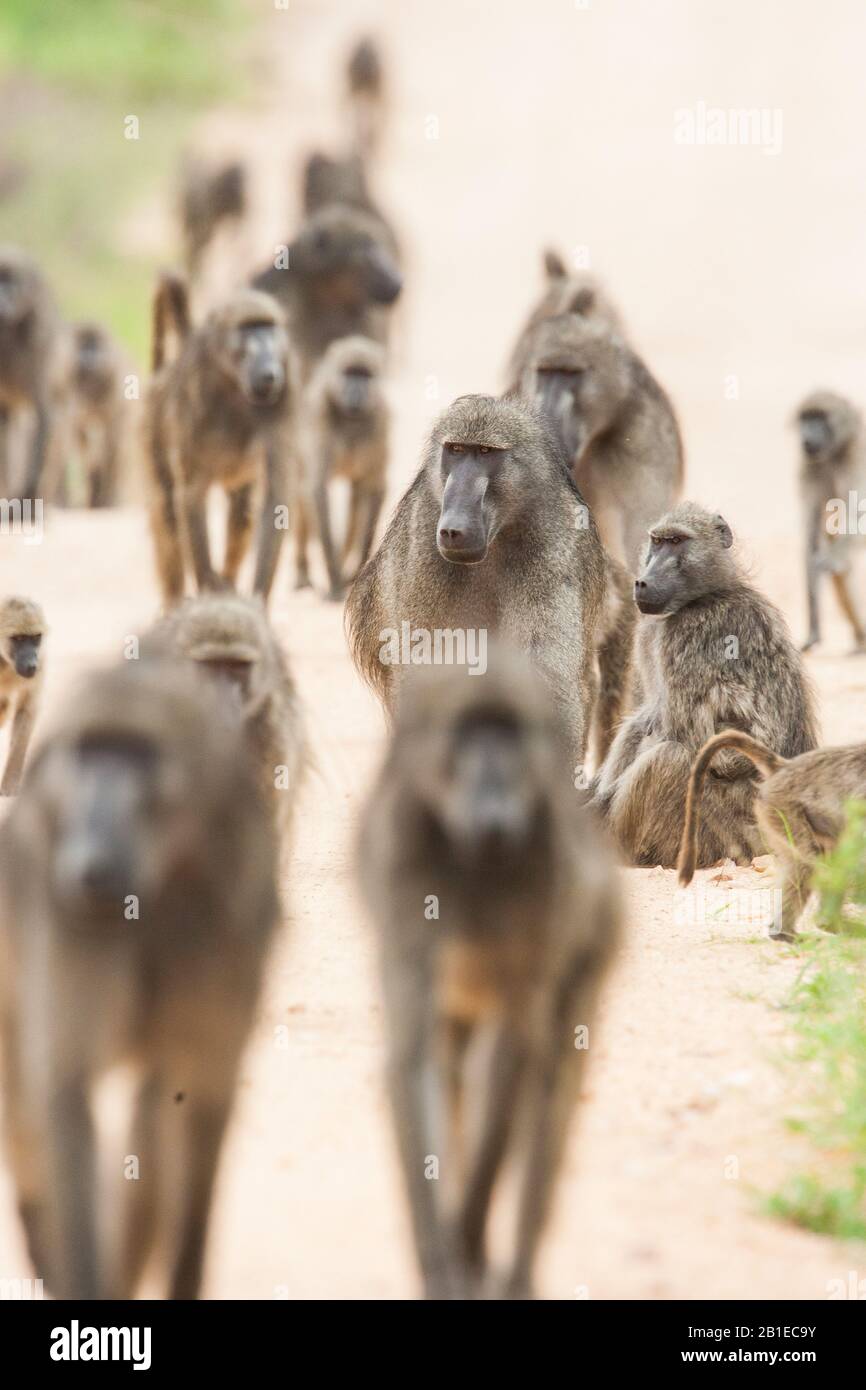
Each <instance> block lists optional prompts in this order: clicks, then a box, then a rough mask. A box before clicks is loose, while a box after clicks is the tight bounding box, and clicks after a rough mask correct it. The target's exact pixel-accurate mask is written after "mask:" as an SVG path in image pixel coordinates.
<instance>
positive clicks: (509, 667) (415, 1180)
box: [358, 646, 620, 1298]
mask: <svg viewBox="0 0 866 1390" xmlns="http://www.w3.org/2000/svg"><path fill="white" fill-rule="evenodd" d="M568 754H569V731H568V729H567V728H566V726H565V725H564V724H563V722H562V720H561V719H559V718H558V717H557V716H556V715H555V711H554V709H553V707H552V705H551V702H550V697H549V693H548V692H547V691H546V689H545V688H544V685H543V683H542V682H541V681H540V680H539V678H538V676H537V675H535V674H534V673H533V672H532V671H531V669H530V668H529V667H528V664H524V661H518V660H516V658H514V657H513V656H510V655H509V654H508V653H507V652H503V651H501V650H500V649H499V648H497V647H496V646H491V650H490V668H489V670H488V671H487V673H486V674H485V675H483V676H481V677H480V678H479V679H477V680H472V679H469V678H468V677H467V676H466V675H464V674H461V673H458V672H454V671H451V672H446V671H443V670H438V671H435V672H426V673H423V675H418V676H416V677H415V679H414V680H412V681H409V682H408V683H407V690H406V698H405V700H404V701H403V702H402V703H401V707H400V712H399V715H398V718H397V723H396V728H395V732H394V736H393V739H392V742H391V746H390V749H389V752H388V755H387V758H386V762H385V766H384V768H383V770H382V772H381V774H380V776H379V779H378V782H377V783H376V786H375V788H374V790H373V792H372V794H371V796H370V798H369V801H368V803H367V807H366V811H365V813H364V816H363V819H362V826H363V829H362V833H361V838H360V844H359V851H358V863H359V870H360V874H361V879H362V886H363V889H364V893H365V897H366V900H367V903H368V906H369V910H370V914H371V917H372V918H373V919H374V921H375V923H376V926H377V928H378V931H379V938H380V957H381V971H382V982H383V988H384V1002H385V1016H386V1026H387V1035H388V1086H389V1091H390V1099H391V1106H392V1110H393V1117H394V1123H395V1126H396V1132H397V1141H398V1147H399V1152H400V1158H401V1161H402V1166H403V1173H404V1178H405V1183H406V1188H407V1192H408V1197H409V1206H410V1212H411V1217H412V1226H413V1232H414V1237H415V1247H416V1251H417V1256H418V1262H419V1265H420V1267H421V1273H422V1276H423V1280H424V1288H425V1292H426V1295H427V1297H428V1298H470V1297H473V1296H478V1295H481V1296H484V1295H485V1294H486V1295H488V1296H489V1295H490V1294H491V1293H492V1294H494V1295H495V1294H499V1295H501V1296H504V1297H510V1298H526V1297H531V1278H532V1268H533V1263H534V1258H535V1254H536V1251H537V1248H538V1244H539V1241H540V1237H541V1235H542V1232H543V1228H544V1224H545V1221H546V1218H547V1216H548V1214H549V1209H550V1205H551V1199H552V1195H553V1189H554V1186H555V1182H556V1177H557V1173H558V1170H559V1167H560V1164H561V1160H562V1152H563V1145H564V1141H565V1138H566V1133H567V1129H568V1124H569V1120H570V1117H571V1114H572V1111H573V1109H574V1107H575V1105H576V1102H577V1099H578V1095H579V1091H580V1086H581V1083H582V1081H583V1062H584V1060H585V1052H586V1045H585V1042H584V1043H583V1044H581V1043H580V1042H578V1041H577V1039H578V1037H579V1036H580V1034H581V1032H582V1030H584V1029H589V1028H590V1026H592V1025H593V1023H594V1019H595V1012H596V999H597V995H598V991H599V986H600V984H601V981H602V978H603V975H604V972H605V969H606V967H607V965H608V962H609V960H610V957H611V955H612V952H613V949H614V946H615V943H616V940H617V936H618V928H619V921H620V905H619V899H618V894H617V886H616V877H615V872H614V869H613V867H612V865H611V863H610V861H609V858H608V854H607V850H606V846H605V845H604V843H603V842H602V839H601V836H600V835H599V834H598V832H597V831H596V829H595V826H594V824H593V823H592V819H591V817H590V816H589V815H588V813H587V812H586V810H582V809H581V806H580V804H579V801H578V798H577V797H576V796H575V792H574V788H573V786H572V783H571V778H570V776H569V769H568V766H567V759H568ZM583 1036H584V1038H585V1037H586V1034H585V1033H584V1034H583ZM593 1036H594V1035H593ZM485 1048H486V1051H482V1049H485ZM479 1054H480V1055H479ZM433 1155H435V1156H437V1157H438V1158H439V1161H440V1163H441V1165H442V1181H441V1182H438V1181H431V1180H430V1162H431V1156H433ZM510 1156H513V1157H514V1158H515V1160H516V1164H515V1167H516V1175H517V1181H516V1208H517V1210H516V1222H515V1225H514V1229H515V1234H514V1237H513V1244H512V1247H511V1249H510V1251H509V1255H508V1266H507V1270H506V1273H505V1278H504V1280H503V1281H502V1285H501V1287H496V1286H495V1285H493V1286H491V1284H490V1283H489V1282H488V1281H487V1279H486V1277H485V1276H486V1274H487V1267H486V1266H487V1258H486V1257H487V1252H486V1248H485V1246H486V1234H487V1225H488V1213H489V1210H490V1204H491V1200H492V1198H493V1196H494V1192H495V1191H496V1190H498V1180H499V1179H500V1177H501V1175H502V1173H503V1170H504V1167H505V1163H506V1160H507V1159H508V1158H509V1157H510ZM434 1176H436V1174H434ZM449 1188H450V1191H449ZM443 1189H444V1191H443ZM446 1193H447V1195H446Z"/></svg>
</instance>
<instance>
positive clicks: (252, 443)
mask: <svg viewBox="0 0 866 1390" xmlns="http://www.w3.org/2000/svg"><path fill="white" fill-rule="evenodd" d="M153 314H154V342H153V366H154V370H155V373H156V374H155V376H154V378H153V382H152V384H151V389H150V394H149V398H148V401H147V405H146V410H145V455H146V459H147V463H148V471H149V475H150V476H149V484H150V492H151V504H150V521H151V530H152V533H153V539H154V545H155V549H156V561H157V570H158V574H159V581H160V586H161V589H162V595H163V599H164V600H165V602H166V604H171V603H174V602H176V601H177V599H179V598H181V597H182V595H183V591H184V576H185V572H188V571H191V572H192V574H193V576H194V579H195V583H196V587H197V589H198V590H199V592H201V591H202V590H204V589H225V588H229V589H230V588H232V587H233V586H234V584H235V581H236V579H237V575H238V571H239V569H240V566H241V563H242V561H243V558H244V555H245V554H246V551H247V549H248V547H249V543H250V538H251V534H252V528H253V515H254V501H255V498H254V494H255V491H256V488H257V485H259V486H260V490H261V500H260V503H259V505H258V515H259V541H258V555H257V558H256V569H255V578H254V589H255V592H256V593H259V594H262V595H263V596H264V598H267V596H268V594H269V593H270V589H271V585H272V583H273V578H274V572H275V570H276V567H277V561H278V559H279V549H280V544H281V542H282V538H283V535H284V532H285V525H277V522H278V521H279V520H281V518H280V517H279V516H278V509H279V508H285V509H286V513H287V514H288V501H289V498H288V490H289V483H288V451H289V446H290V438H289V431H290V427H291V422H292V410H293V406H294V401H295V398H296V394H297V392H296V384H295V380H294V376H295V373H294V367H293V359H292V354H291V352H290V348H289V338H288V333H287V331H286V323H285V316H284V314H283V312H282V310H281V309H280V307H279V305H278V304H277V303H276V302H275V301H274V300H273V299H271V298H270V296H269V295H265V294H262V293H260V292H258V291H255V290H238V291H236V292H235V293H234V294H233V295H231V296H230V298H229V299H227V300H226V302H225V303H224V304H222V305H221V306H220V307H218V308H216V309H214V310H213V311H212V312H211V313H210V314H209V315H208V316H207V318H206V319H205V321H204V323H203V324H202V326H201V327H200V328H199V329H197V330H192V329H191V328H190V327H189V311H188V305H187V299H186V291H185V287H184V285H183V282H181V281H179V280H178V279H177V278H176V277H171V276H166V277H164V278H163V280H162V281H161V283H160V285H159V287H158V289H157V292H156V297H155V300H154V310H153ZM171 326H173V327H174V329H175V331H176V333H177V336H178V337H179V338H180V340H181V350H180V354H179V356H178V357H177V358H176V360H174V361H173V362H170V363H166V362H165V338H166V335H167V333H168V331H169V328H170V327H171ZM212 484H219V485H220V486H221V487H223V488H224V489H225V491H226V493H227V494H228V503H229V514H228V531H227V538H226V553H225V562H224V566H223V573H222V575H219V574H217V572H216V570H215V569H214V567H213V564H212V562H211V552H210V546H209V544H208V532H207V519H206V515H205V503H206V498H207V493H208V489H209V488H210V486H211V485H212Z"/></svg>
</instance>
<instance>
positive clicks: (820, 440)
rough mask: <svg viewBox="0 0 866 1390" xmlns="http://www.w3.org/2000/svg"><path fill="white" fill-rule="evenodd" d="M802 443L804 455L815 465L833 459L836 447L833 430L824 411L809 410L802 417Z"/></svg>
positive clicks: (800, 422)
mask: <svg viewBox="0 0 866 1390" xmlns="http://www.w3.org/2000/svg"><path fill="white" fill-rule="evenodd" d="M799 424H800V442H801V444H802V446H803V453H804V454H806V456H807V457H808V458H810V459H811V460H812V461H813V462H815V463H823V462H825V460H827V459H828V458H830V457H831V455H832V453H833V449H834V447H835V440H834V436H833V430H832V429H831V427H830V421H829V420H828V418H827V415H826V414H825V412H824V411H823V410H807V411H804V412H803V414H802V415H801V416H800V420H799Z"/></svg>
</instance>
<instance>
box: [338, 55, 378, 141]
mask: <svg viewBox="0 0 866 1390" xmlns="http://www.w3.org/2000/svg"><path fill="white" fill-rule="evenodd" d="M346 103H347V107H348V112H349V120H350V123H351V128H352V141H353V144H354V145H355V148H356V149H357V150H358V152H359V154H361V155H364V156H365V157H366V156H369V155H373V154H375V153H376V152H377V151H378V149H379V147H380V146H381V143H382V133H383V130H384V126H385V111H386V94H385V75H384V72H383V68H382V57H381V54H380V52H379V48H378V45H377V44H376V42H375V40H374V39H372V38H369V37H365V38H362V39H359V40H358V41H357V43H356V44H355V45H354V47H353V48H352V51H351V52H350V54H349V60H348V63H347V64H346Z"/></svg>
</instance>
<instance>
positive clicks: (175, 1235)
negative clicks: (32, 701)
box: [0, 658, 278, 1299]
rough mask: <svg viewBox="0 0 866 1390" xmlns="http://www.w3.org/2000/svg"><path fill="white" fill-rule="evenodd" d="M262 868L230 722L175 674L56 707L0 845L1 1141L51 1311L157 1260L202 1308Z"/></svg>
mask: <svg viewBox="0 0 866 1390" xmlns="http://www.w3.org/2000/svg"><path fill="white" fill-rule="evenodd" d="M275 858H276V856H275V844H274V836H273V832H272V829H271V826H270V821H269V816H268V814H267V812H266V809H265V806H264V804H263V802H262V799H261V796H260V794H259V791H258V788H257V786H256V785H255V780H254V778H253V775H252V772H251V770H250V767H249V758H248V756H247V752H246V749H245V747H244V743H243V739H242V737H241V733H240V729H239V726H238V723H237V719H236V718H235V719H234V720H232V721H230V720H229V719H228V717H227V707H226V706H225V704H224V702H221V701H219V700H218V699H217V698H216V695H215V694H214V693H213V692H212V691H211V689H210V688H209V686H208V683H207V682H205V681H203V680H202V679H201V677H200V676H198V675H196V674H195V673H194V672H193V671H191V670H190V669H188V668H187V667H186V665H185V664H184V663H180V662H178V661H177V660H176V659H175V658H173V659H171V660H159V659H156V658H154V659H150V660H147V661H128V662H121V663H120V666H119V667H117V668H113V669H110V670H108V671H104V672H100V673H98V674H95V675H92V676H91V677H90V678H89V679H88V680H87V681H86V682H85V683H84V684H83V686H82V687H81V690H80V691H79V693H78V694H77V695H76V696H74V697H73V698H72V699H70V700H68V701H67V703H66V706H65V710H64V715H63V720H62V723H61V724H60V726H59V728H58V729H57V731H56V732H55V733H54V735H53V736H52V737H51V738H49V740H48V741H47V742H46V743H44V744H43V745H42V747H41V749H40V751H39V752H38V753H37V755H36V757H35V758H34V760H33V763H32V765H31V768H30V773H29V775H28V778H27V781H26V782H25V784H24V788H23V791H22V794H21V796H20V797H19V799H18V801H17V802H16V804H15V807H14V808H13V811H12V813H11V815H10V816H9V817H8V819H7V821H6V822H5V823H4V824H3V826H2V831H0V895H2V912H0V928H2V931H3V937H2V938H0V945H2V946H3V947H4V949H5V968H4V969H3V970H2V972H0V994H2V998H0V1027H2V1052H3V1067H4V1073H5V1102H6V1103H5V1106H4V1112H5V1113H4V1119H5V1127H6V1137H7V1141H8V1152H9V1159H10V1163H11V1166H12V1172H13V1177H14V1181H15V1185H16V1188H17V1197H18V1207H19V1211H20V1214H21V1218H22V1221H23V1224H24V1228H25V1232H26V1236H27V1242H28V1246H29V1250H30V1257H31V1259H32V1261H33V1265H34V1268H35V1270H36V1272H37V1273H38V1274H39V1275H40V1277H44V1280H45V1286H46V1289H47V1291H48V1292H50V1293H51V1294H53V1295H54V1296H55V1297H56V1298H75V1299H90V1298H124V1297H129V1296H131V1295H132V1293H133V1292H134V1291H135V1289H136V1286H137V1284H138V1281H139V1277H140V1274H141V1272H142V1269H143V1266H144V1264H145V1262H146V1260H147V1258H148V1255H149V1254H150V1251H151V1249H152V1248H154V1247H155V1248H156V1249H157V1250H158V1251H159V1255H160V1264H161V1270H162V1272H163V1273H164V1275H165V1278H166V1282H167V1285H168V1290H169V1294H170V1296H171V1297H172V1298H195V1297H196V1296H197V1294H198V1290H199V1284H200V1280H201V1271H202V1260H203V1255H204V1248H205V1239H206V1234H207V1225H208V1213H209V1209H210V1203H211V1193H212V1189H213V1183H214V1178H215V1174H216V1169H217V1162H218V1159H219V1154H220V1149H221V1146H222V1139H223V1134H224V1131H225V1126H226V1122H227V1120H228V1117H229V1113H230V1110H231V1105H232V1099H233V1095H234V1090H235V1083H236V1079H237V1072H238V1065H239V1062H240V1057H241V1052H242V1049H243V1046H244V1043H245V1041H246V1038H247V1034H248V1032H249V1029H250V1025H251V1023H252V1020H253V1015H254V1011H255V1007H256V1001H257V998H258V994H259V986H260V982H261V976H262V970H263V966H264V961H265V955H266V951H267V947H268V945H269V942H270V940H271V937H272V934H273V932H274V929H275V927H276V924H277V916H278V902H277V889H276V869H275ZM34 1040H38V1046H34ZM124 1063H128V1064H131V1066H132V1068H133V1072H134V1078H135V1083H136V1104H135V1116H134V1121H133V1128H132V1132H131V1134H130V1135H128V1136H127V1137H126V1138H125V1139H124V1141H123V1145H122V1146H118V1148H117V1151H116V1152H114V1153H113V1154H108V1153H106V1154H105V1155H104V1161H103V1162H102V1163H98V1161H97V1160H98V1156H97V1147H98V1145H97V1139H96V1133H95V1127H94V1116H93V1113H92V1102H93V1095H94V1091H95V1088H96V1086H97V1084H98V1082H99V1081H100V1079H101V1077H102V1076H103V1075H104V1074H105V1073H106V1072H107V1071H109V1070H110V1069H112V1068H115V1067H117V1066H119V1065H121V1064H124ZM131 1156H132V1157H134V1160H135V1164H136V1168H135V1172H134V1173H133V1174H130V1172H129V1171H127V1170H128V1167H129V1164H130V1161H131ZM106 1162H107V1163H109V1164H111V1165H112V1166H113V1168H114V1170H115V1171H116V1173H117V1175H118V1177H119V1176H120V1174H121V1173H123V1174H124V1176H125V1177H126V1178H128V1179H130V1181H129V1183H128V1188H127V1194H128V1196H127V1201H126V1203H122V1202H119V1201H117V1200H114V1201H112V1200H111V1198H110V1196H109V1194H113V1193H114V1191H115V1190H116V1185H115V1186H114V1187H111V1186H109V1185H106V1186H105V1187H104V1188H100V1186H99V1182H98V1173H99V1172H100V1171H105V1163H106ZM106 1218H107V1219H106ZM109 1236H114V1237H116V1238H117V1237H119V1243H120V1245H121V1247H122V1248H121V1250H120V1252H119V1255H117V1256H115V1257H114V1258H113V1257H112V1253H111V1251H110V1248H109V1246H110V1241H109V1239H108V1238H107V1237H109Z"/></svg>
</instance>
